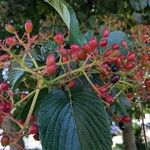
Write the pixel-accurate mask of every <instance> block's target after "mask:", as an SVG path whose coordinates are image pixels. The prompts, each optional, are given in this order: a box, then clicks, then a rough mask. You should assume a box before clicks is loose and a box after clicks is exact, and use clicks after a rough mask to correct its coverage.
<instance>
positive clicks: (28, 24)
mask: <svg viewBox="0 0 150 150" xmlns="http://www.w3.org/2000/svg"><path fill="white" fill-rule="evenodd" d="M24 27H25V31H26V32H27V33H31V32H32V30H33V24H32V22H31V20H27V21H26V23H25V25H24Z"/></svg>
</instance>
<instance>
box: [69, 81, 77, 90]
mask: <svg viewBox="0 0 150 150" xmlns="http://www.w3.org/2000/svg"><path fill="white" fill-rule="evenodd" d="M75 86H76V81H75V80H72V81H69V82H68V87H69V88H70V89H72V88H74V87H75Z"/></svg>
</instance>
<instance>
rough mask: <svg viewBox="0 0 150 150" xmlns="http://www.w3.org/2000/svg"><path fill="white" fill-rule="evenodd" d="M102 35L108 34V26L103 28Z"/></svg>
mask: <svg viewBox="0 0 150 150" xmlns="http://www.w3.org/2000/svg"><path fill="white" fill-rule="evenodd" d="M102 35H103V37H108V35H109V30H108V28H105V29H104V30H103V33H102Z"/></svg>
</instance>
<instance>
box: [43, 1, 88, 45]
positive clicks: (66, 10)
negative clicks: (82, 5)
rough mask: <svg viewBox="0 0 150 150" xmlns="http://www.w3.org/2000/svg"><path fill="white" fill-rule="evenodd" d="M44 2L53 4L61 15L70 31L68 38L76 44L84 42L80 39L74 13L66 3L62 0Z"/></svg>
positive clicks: (80, 35)
mask: <svg viewBox="0 0 150 150" xmlns="http://www.w3.org/2000/svg"><path fill="white" fill-rule="evenodd" d="M45 2H47V3H49V4H50V5H51V6H53V7H54V8H55V10H56V11H57V12H58V14H59V15H60V16H61V18H62V19H63V21H64V23H65V24H66V26H67V28H68V29H69V31H70V34H71V35H70V38H71V41H72V42H75V43H77V44H83V43H84V42H86V40H85V39H82V34H81V32H80V28H79V23H78V20H77V17H76V14H75V12H74V11H73V9H72V8H71V6H70V5H69V4H68V3H66V2H65V1H63V0H45Z"/></svg>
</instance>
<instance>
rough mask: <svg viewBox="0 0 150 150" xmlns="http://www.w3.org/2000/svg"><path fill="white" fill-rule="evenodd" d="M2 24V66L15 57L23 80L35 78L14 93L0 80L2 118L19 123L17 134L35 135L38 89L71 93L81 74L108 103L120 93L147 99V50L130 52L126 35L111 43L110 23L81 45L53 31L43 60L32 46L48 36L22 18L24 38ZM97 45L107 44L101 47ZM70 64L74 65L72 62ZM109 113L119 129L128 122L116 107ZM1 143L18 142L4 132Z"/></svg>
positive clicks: (149, 96)
mask: <svg viewBox="0 0 150 150" xmlns="http://www.w3.org/2000/svg"><path fill="white" fill-rule="evenodd" d="M5 28H6V30H7V31H8V32H9V33H11V34H13V36H10V37H8V38H6V39H5V40H1V41H0V48H1V50H2V51H3V52H4V54H3V55H1V56H0V63H2V64H4V67H5V64H7V66H8V65H10V67H11V62H12V61H10V60H13V61H15V62H17V63H18V64H19V65H20V67H21V69H20V70H21V71H24V72H26V75H27V76H24V78H23V79H22V80H21V81H20V82H21V83H24V82H25V80H26V78H27V77H28V76H30V77H31V78H32V79H33V81H34V82H35V86H33V88H31V86H28V84H26V83H25V84H24V86H25V88H26V89H27V92H25V91H19V92H20V93H21V94H20V93H19V92H18V93H15V92H16V91H15V92H12V91H11V89H10V87H9V84H8V83H7V82H2V83H0V123H2V122H3V119H4V118H5V117H7V118H9V119H11V120H12V121H14V122H15V123H16V124H17V125H18V126H19V127H20V128H21V130H20V131H19V133H18V134H17V135H18V136H19V137H22V136H23V135H26V134H33V135H34V138H35V139H37V140H39V136H38V135H39V132H38V125H37V123H36V119H32V116H33V110H34V107H35V103H36V100H37V97H38V95H39V92H40V90H43V89H44V88H51V87H55V86H57V87H59V88H63V89H64V88H65V90H68V91H69V92H70V89H72V88H75V87H77V86H78V83H79V82H82V81H80V77H81V76H82V77H84V78H85V79H86V80H87V81H88V83H89V85H90V86H91V87H92V89H94V90H95V92H96V94H97V95H98V96H99V97H100V100H102V101H103V102H104V104H106V107H107V108H109V106H110V107H111V106H113V105H115V103H116V101H117V100H118V96H119V95H120V94H123V95H125V97H127V98H128V99H129V100H134V98H136V97H140V98H141V99H145V100H149V99H150V78H149V76H148V74H149V68H150V66H149V64H150V63H149V62H150V55H149V53H148V52H147V51H142V52H141V53H136V50H134V49H133V50H132V51H131V50H130V47H129V45H128V43H127V42H126V40H125V39H123V40H122V41H121V42H120V43H114V44H113V45H109V43H108V37H109V30H108V28H105V29H104V30H103V31H102V39H101V40H98V39H97V37H96V36H93V37H91V38H90V40H89V41H87V42H86V43H83V44H82V45H79V44H77V43H69V44H68V41H67V39H65V37H64V36H63V34H61V33H57V34H56V35H55V36H54V38H53V40H54V42H55V43H56V44H57V49H56V51H55V53H50V54H48V55H47V56H46V58H45V63H44V64H42V63H41V62H39V60H36V59H35V58H34V57H33V56H32V50H33V49H34V47H35V45H36V44H37V43H38V42H41V41H42V40H43V39H44V40H45V39H46V38H45V37H44V36H43V35H36V36H32V35H31V32H32V30H33V25H32V22H31V21H29V20H28V21H26V23H25V33H24V35H23V37H22V38H20V37H19V35H18V32H17V31H16V29H15V27H14V26H12V25H11V24H7V25H6V27H5ZM16 45H19V46H21V48H22V49H21V50H20V51H19V53H17V54H16V53H14V52H13V48H14V47H15V46H16ZM122 48H123V49H125V50H126V51H127V54H122V53H121V49H122ZM101 49H105V50H104V52H102V51H101ZM26 57H28V58H30V59H31V61H32V66H31V67H30V66H28V65H27V64H26V62H25V59H26ZM72 63H73V64H75V65H74V66H73V67H72V65H71V64H72ZM17 69H18V68H17ZM95 74H96V75H98V77H99V81H101V84H98V83H96V84H95V83H93V81H92V79H91V78H92V77H93V75H95ZM31 84H32V83H30V85H31ZM83 84H84V83H83ZM18 89H19V88H18ZM18 89H17V90H18ZM34 89H35V90H34ZM31 91H32V92H31ZM114 91H117V92H114ZM17 94H20V95H19V101H18V102H17V103H14V101H13V99H14V98H15V96H16V95H17ZM33 94H35V95H34V97H33V103H32V105H31V107H30V111H29V113H28V115H27V117H26V119H25V120H17V119H15V117H13V112H14V110H15V109H17V108H18V106H20V105H21V104H24V103H26V101H27V100H28V99H29V98H31V97H32V95H33ZM135 95H136V96H135ZM112 116H113V119H114V120H115V121H117V122H119V125H120V126H121V128H123V124H124V123H130V122H131V118H130V117H129V116H128V115H122V114H121V115H120V113H118V112H115V114H112ZM17 140H18V139H17ZM1 143H2V145H3V146H7V145H8V144H10V143H16V141H15V137H12V136H11V135H10V133H4V134H3V137H2V140H1Z"/></svg>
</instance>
